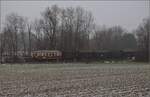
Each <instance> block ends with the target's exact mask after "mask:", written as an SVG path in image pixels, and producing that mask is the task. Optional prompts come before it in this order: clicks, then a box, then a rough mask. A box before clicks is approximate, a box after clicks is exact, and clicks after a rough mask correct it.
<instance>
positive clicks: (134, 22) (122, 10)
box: [1, 0, 150, 31]
mask: <svg viewBox="0 0 150 97" xmlns="http://www.w3.org/2000/svg"><path fill="white" fill-rule="evenodd" d="M52 5H58V7H62V8H64V7H77V6H80V7H83V8H84V9H86V10H89V11H91V12H92V13H93V16H94V17H95V22H96V24H98V25H106V26H108V27H110V26H114V25H121V26H122V27H123V28H125V29H127V30H129V31H132V30H134V29H136V28H137V26H138V25H139V24H140V23H141V22H142V20H143V19H144V18H147V17H148V16H149V11H150V10H149V1H148V0H147V1H1V25H2V26H3V25H4V23H5V16H6V15H7V14H9V13H12V12H15V13H18V14H19V15H21V16H25V17H28V18H29V20H30V21H34V19H36V18H40V16H41V15H40V14H41V12H42V11H44V10H45V8H46V7H48V6H49V7H50V6H52Z"/></svg>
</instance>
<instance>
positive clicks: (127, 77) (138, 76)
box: [0, 63, 150, 97]
mask: <svg viewBox="0 0 150 97" xmlns="http://www.w3.org/2000/svg"><path fill="white" fill-rule="evenodd" d="M0 97H150V65H148V64H143V63H141V64H140V63H139V64H136V63H129V64H127V63H124V64H102V63H99V64H98V63H97V64H96V63H95V64H94V63H93V64H92V63H90V64H84V63H67V64H65V63H63V64H22V65H20V64H15V65H8V64H6V65H5V64H4V65H0Z"/></svg>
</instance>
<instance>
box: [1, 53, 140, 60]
mask: <svg viewBox="0 0 150 97" xmlns="http://www.w3.org/2000/svg"><path fill="white" fill-rule="evenodd" d="M136 56H138V52H137V51H134V50H126V51H125V50H124V51H78V52H68V51H60V50H37V51H32V52H31V54H30V55H29V54H28V52H22V51H19V52H18V53H17V55H16V57H15V58H14V56H13V57H12V56H9V55H8V54H5V55H4V57H3V58H4V61H5V62H13V61H17V62H39V61H53V62H56V61H57V62H58V61H59V62H67V61H70V62H73V61H84V62H87V61H102V60H134V59H135V58H136Z"/></svg>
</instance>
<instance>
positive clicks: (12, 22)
mask: <svg viewBox="0 0 150 97" xmlns="http://www.w3.org/2000/svg"><path fill="white" fill-rule="evenodd" d="M149 27H150V18H147V19H145V20H144V21H143V23H141V24H140V25H139V27H137V29H136V30H135V31H134V33H129V32H128V31H127V30H126V29H124V28H122V27H121V26H113V27H109V28H108V27H106V26H103V27H100V26H97V25H96V23H95V21H94V16H93V15H92V13H91V12H90V11H87V10H85V9H83V8H82V7H76V8H73V7H68V8H59V7H58V6H57V5H53V6H52V7H47V8H46V9H45V10H44V11H43V12H42V13H41V18H40V19H36V20H34V21H32V22H29V21H28V18H26V17H23V16H20V15H18V14H16V13H10V14H8V15H7V16H6V22H5V25H4V27H3V30H2V32H1V33H0V40H1V43H0V55H1V58H2V55H3V54H8V55H10V56H12V57H15V56H16V55H17V53H18V52H19V51H22V52H24V53H23V54H24V55H28V56H30V54H31V51H36V50H60V51H63V52H79V51H93V52H94V51H121V50H135V51H137V50H138V51H140V52H142V53H141V56H145V58H148V53H150V52H149V37H148V36H149V32H150V28H149Z"/></svg>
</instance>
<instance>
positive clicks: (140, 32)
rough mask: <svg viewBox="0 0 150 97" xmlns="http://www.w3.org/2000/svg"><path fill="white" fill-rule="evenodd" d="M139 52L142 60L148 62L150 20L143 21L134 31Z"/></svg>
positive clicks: (149, 54)
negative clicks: (141, 54) (141, 53)
mask: <svg viewBox="0 0 150 97" xmlns="http://www.w3.org/2000/svg"><path fill="white" fill-rule="evenodd" d="M136 32H137V37H138V46H139V50H140V51H141V52H143V58H145V59H146V60H149V61H150V44H149V43H150V18H147V19H144V20H143V23H141V24H140V25H139V27H138V28H137V30H136Z"/></svg>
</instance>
